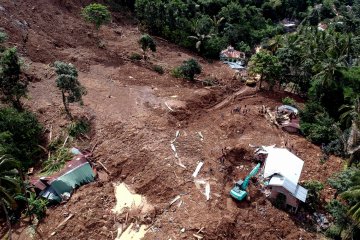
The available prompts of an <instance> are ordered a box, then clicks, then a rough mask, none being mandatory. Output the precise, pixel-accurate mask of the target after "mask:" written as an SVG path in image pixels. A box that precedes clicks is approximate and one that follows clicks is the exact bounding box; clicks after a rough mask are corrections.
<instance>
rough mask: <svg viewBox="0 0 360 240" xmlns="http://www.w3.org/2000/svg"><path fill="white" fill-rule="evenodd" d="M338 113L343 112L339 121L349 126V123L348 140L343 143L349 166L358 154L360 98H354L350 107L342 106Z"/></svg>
mask: <svg viewBox="0 0 360 240" xmlns="http://www.w3.org/2000/svg"><path fill="white" fill-rule="evenodd" d="M340 111H344V112H343V113H342V114H341V115H340V120H341V121H343V122H346V123H347V124H349V123H350V122H351V127H350V134H349V138H348V139H347V141H346V142H345V150H346V152H347V154H349V155H350V157H349V165H350V166H351V165H352V164H353V162H354V160H355V159H356V156H358V155H359V154H360V144H359V140H360V130H359V128H360V97H356V98H355V100H354V102H353V104H352V105H343V106H342V107H341V108H340Z"/></svg>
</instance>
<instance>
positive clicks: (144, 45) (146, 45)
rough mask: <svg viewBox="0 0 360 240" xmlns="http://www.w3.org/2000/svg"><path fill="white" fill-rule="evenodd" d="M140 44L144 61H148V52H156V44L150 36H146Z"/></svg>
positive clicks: (140, 40)
mask: <svg viewBox="0 0 360 240" xmlns="http://www.w3.org/2000/svg"><path fill="white" fill-rule="evenodd" d="M139 44H140V47H141V49H142V50H143V52H144V59H145V60H146V58H147V57H146V52H147V51H148V50H149V49H150V50H151V51H152V52H156V42H155V41H154V39H152V37H150V35H148V34H144V35H142V36H141V38H140V39H139Z"/></svg>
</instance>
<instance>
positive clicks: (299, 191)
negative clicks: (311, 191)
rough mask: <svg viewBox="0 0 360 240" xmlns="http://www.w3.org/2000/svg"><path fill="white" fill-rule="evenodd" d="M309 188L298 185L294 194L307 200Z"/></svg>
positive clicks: (301, 199)
mask: <svg viewBox="0 0 360 240" xmlns="http://www.w3.org/2000/svg"><path fill="white" fill-rule="evenodd" d="M307 192H308V190H307V189H306V188H303V187H302V186H300V185H297V188H296V191H295V194H294V196H295V197H296V198H297V199H299V200H300V201H302V202H305V201H306V197H307Z"/></svg>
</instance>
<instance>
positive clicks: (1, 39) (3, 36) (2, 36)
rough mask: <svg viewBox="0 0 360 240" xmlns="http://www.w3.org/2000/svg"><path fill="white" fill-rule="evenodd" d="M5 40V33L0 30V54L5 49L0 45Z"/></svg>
mask: <svg viewBox="0 0 360 240" xmlns="http://www.w3.org/2000/svg"><path fill="white" fill-rule="evenodd" d="M6 40H7V35H6V33H4V32H2V31H1V30H0V52H2V51H4V49H5V47H3V46H2V45H1V44H2V43H3V42H5V41H6Z"/></svg>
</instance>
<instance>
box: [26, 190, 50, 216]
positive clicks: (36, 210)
mask: <svg viewBox="0 0 360 240" xmlns="http://www.w3.org/2000/svg"><path fill="white" fill-rule="evenodd" d="M27 201H28V204H29V207H28V210H27V211H26V215H27V216H33V215H35V216H36V218H37V219H38V220H41V219H43V218H44V217H45V215H46V206H47V204H48V201H47V199H43V198H37V197H36V194H35V193H32V192H30V196H29V198H28V199H27Z"/></svg>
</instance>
